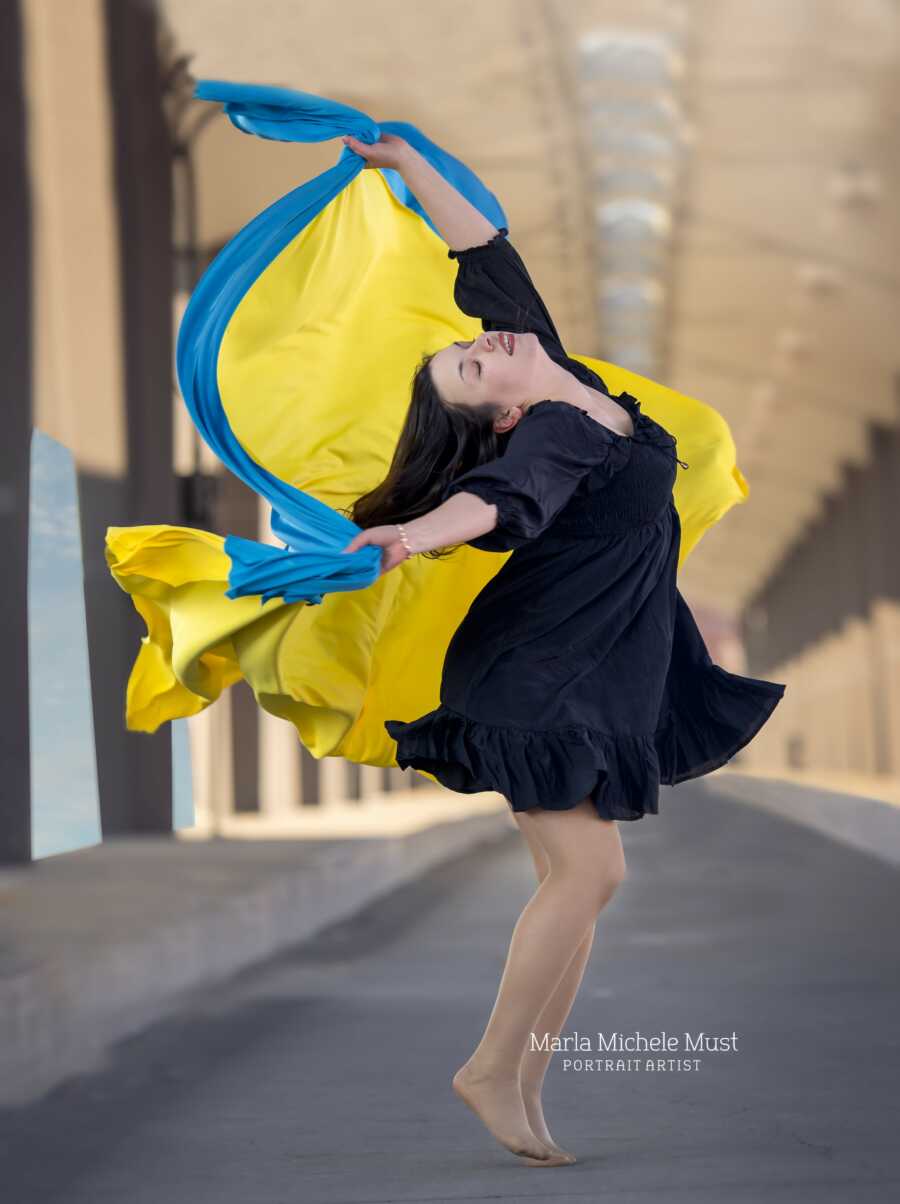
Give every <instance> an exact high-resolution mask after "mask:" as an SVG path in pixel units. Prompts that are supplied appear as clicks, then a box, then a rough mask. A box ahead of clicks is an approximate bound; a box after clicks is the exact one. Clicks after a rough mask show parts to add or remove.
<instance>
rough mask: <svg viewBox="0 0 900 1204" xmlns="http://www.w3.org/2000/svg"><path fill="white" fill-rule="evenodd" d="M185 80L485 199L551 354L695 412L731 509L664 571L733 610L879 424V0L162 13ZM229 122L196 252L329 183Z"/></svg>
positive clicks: (660, 0) (891, 230)
mask: <svg viewBox="0 0 900 1204" xmlns="http://www.w3.org/2000/svg"><path fill="white" fill-rule="evenodd" d="M162 9H163V12H164V14H165V16H166V18H167V21H168V23H169V25H170V27H171V29H172V33H173V35H174V38H175V42H176V44H177V47H178V49H179V50H180V51H182V52H186V53H190V54H192V55H193V58H192V61H191V70H192V72H193V74H194V75H195V76H207V77H217V78H230V79H236V80H247V81H254V82H268V83H274V84H280V85H284V86H289V87H296V88H300V89H302V90H305V91H310V92H315V93H320V94H324V95H327V96H330V97H333V98H335V99H338V100H342V101H345V102H347V103H349V104H353V105H356V106H358V107H359V108H361V109H363V110H365V111H366V112H368V113H370V114H371V115H372V116H373V117H375V118H376V120H377V119H383V120H389V119H390V120H408V121H412V122H413V123H415V124H416V125H419V126H421V127H422V128H423V129H424V130H426V131H427V133H428V134H429V136H431V137H433V138H434V139H435V140H436V141H437V142H439V143H441V144H442V145H444V146H446V147H447V148H449V149H451V150H452V151H453V152H454V153H455V154H458V155H459V156H460V157H461V158H462V159H464V160H465V161H466V162H467V163H469V164H470V165H471V166H472V167H473V168H474V169H475V170H476V171H478V172H479V174H480V175H481V176H482V178H483V179H484V180H485V181H486V183H487V184H488V186H489V187H490V188H491V189H492V190H493V191H494V192H496V194H497V195H498V196H499V197H500V198H502V201H503V204H504V207H505V208H506V210H507V213H508V214H509V218H510V234H511V237H512V238H514V239H515V242H516V245H517V247H518V248H519V249H520V251H521V253H522V255H523V257H524V258H525V260H526V262H527V263H528V265H529V268H530V270H531V272H532V275H533V276H534V278H535V281H536V282H537V284H538V286H539V287H540V289H541V291H542V293H543V294H544V297H545V299H546V301H547V304H548V307H549V308H550V310H551V312H552V313H553V314H554V317H555V319H556V322H557V325H558V326H559V329H560V332H561V334H562V336H563V340H564V342H565V343H566V344H567V346H569V347H571V348H572V349H577V351H578V352H579V353H580V354H586V355H597V356H600V357H601V358H605V359H610V360H614V361H616V362H619V363H622V364H623V365H625V366H628V367H631V368H633V369H634V370H635V371H639V372H643V373H645V374H647V375H649V376H652V377H654V378H655V379H658V380H661V381H664V382H665V383H666V384H669V385H671V386H673V387H674V388H676V389H679V390H681V391H683V392H685V393H689V394H691V395H693V396H696V397H699V398H702V399H703V400H705V401H708V402H710V403H711V404H712V405H714V406H715V408H716V409H717V410H719V411H720V412H721V413H722V414H723V415H724V417H725V418H726V419H727V420H728V422H729V424H730V426H731V429H732V432H733V434H734V438H735V441H736V443H737V447H738V453H739V464H740V466H741V469H742V471H743V472H744V475H745V476H746V477H747V478H748V480H749V482H750V487H751V496H750V498H749V499H748V501H747V502H746V503H745V504H743V505H741V506H737V507H735V508H734V509H733V510H732V511H731V512H730V513H729V514H728V515H727V517H726V518H725V519H724V520H723V522H721V523H720V524H719V525H718V526H717V527H716V528H714V529H713V530H712V531H710V532H709V533H708V534H707V535H706V536H705V538H704V539H703V541H702V542H701V544H700V545H699V546H698V548H697V549H696V550H695V552H694V553H693V555H692V556H691V558H690V560H689V561H688V562H687V564H686V566H685V569H684V573H683V583H684V588H685V590H686V591H687V592H688V593H689V595H690V597H691V599H692V601H693V600H696V601H697V602H698V603H701V604H705V605H707V606H711V607H716V608H719V609H720V610H722V611H724V612H726V613H737V612H738V611H739V610H740V609H741V608H742V606H743V605H744V604H745V603H746V601H747V600H748V599H749V598H750V597H752V595H753V594H754V592H755V591H756V590H757V589H758V588H759V587H761V585H762V584H763V583H764V581H765V580H766V578H767V576H768V575H769V574H770V572H771V571H772V570H773V569H774V568H775V566H776V565H777V564H778V562H779V561H780V559H781V558H782V557H783V556H784V555H785V553H786V552H787V550H788V548H789V547H790V546H791V544H792V543H793V542H794V541H795V540H797V539H799V538H802V534H803V530H804V527H805V526H806V524H807V523H809V522H810V521H812V520H813V519H814V518H815V516H816V514H817V512H818V511H819V508H820V506H821V504H822V499H823V497H824V496H825V495H826V494H827V493H828V492H829V491H831V490H834V489H836V488H838V487H839V486H840V481H841V473H842V469H843V466H844V465H845V464H848V463H854V464H859V463H863V462H864V461H865V458H866V455H867V440H868V438H869V428H868V424H869V423H872V422H876V423H877V422H881V423H886V424H891V425H893V424H895V423H896V420H897V415H898V407H897V367H898V364H897V340H896V331H897V329H898V316H900V217H898V208H897V205H896V202H895V200H892V198H896V195H897V185H898V182H900V180H898V177H900V144H898V139H897V129H898V116H900V83H898V81H900V72H898V66H900V10H898V4H897V3H896V2H895V0H853V2H852V3H848V2H847V0H753V2H752V3H747V0H683V2H664V0H495V3H493V4H490V5H485V4H476V3H467V2H460V0H456V2H454V3H449V2H446V0H429V2H428V3H420V4H416V3H413V2H412V0H365V2H362V0H339V2H336V3H335V2H331V3H327V2H324V0H315V2H309V0H307V2H305V3H303V4H298V3H296V2H295V0H255V3H254V4H253V5H247V4H244V3H239V2H238V0H166V2H165V3H163V5H162ZM339 149H340V148H339V147H338V145H337V144H334V145H333V146H332V145H330V144H328V145H325V146H317V147H305V146H299V147H298V146H280V145H278V144H272V143H261V142H258V141H257V140H254V139H250V138H246V137H244V136H242V135H240V134H238V133H237V132H236V131H233V130H231V128H230V127H229V126H228V125H227V124H226V123H224V122H220V123H215V124H214V125H213V126H210V127H208V129H207V130H206V131H205V132H204V133H203V135H202V140H201V141H198V164H199V179H200V216H201V222H200V225H201V237H202V238H203V239H205V240H206V241H207V242H208V243H209V244H214V243H216V242H219V241H221V240H222V238H224V237H226V236H227V235H229V234H231V233H233V232H234V230H235V229H236V228H237V227H238V226H240V225H242V224H243V223H244V222H245V221H246V220H248V218H249V217H250V216H252V215H253V214H255V213H256V212H257V211H258V210H259V209H260V208H262V207H263V206H264V205H265V204H266V203H268V202H269V201H271V200H273V199H274V198H275V197H277V196H279V195H281V194H282V193H283V192H285V191H287V190H288V189H289V188H291V187H294V186H296V184H297V183H298V182H299V181H301V180H303V179H306V178H309V177H310V176H312V175H315V174H316V173H317V172H319V171H321V170H322V169H323V168H324V167H325V166H327V165H329V164H330V163H332V162H334V160H335V158H336V157H337V154H338V152H339Z"/></svg>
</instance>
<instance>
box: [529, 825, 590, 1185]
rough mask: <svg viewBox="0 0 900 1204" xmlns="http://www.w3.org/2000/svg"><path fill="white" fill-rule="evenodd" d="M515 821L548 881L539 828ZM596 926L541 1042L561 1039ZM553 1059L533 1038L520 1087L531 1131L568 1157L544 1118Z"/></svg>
mask: <svg viewBox="0 0 900 1204" xmlns="http://www.w3.org/2000/svg"><path fill="white" fill-rule="evenodd" d="M514 819H515V820H516V823H517V824H518V825H519V829H520V831H521V832H522V835H523V836H524V837H525V840H526V843H527V844H528V848H529V850H530V852H531V856H532V859H533V861H534V868H535V872H536V874H537V879H538V882H539V883H540V882H543V880H544V878H546V876H547V874H548V873H549V872H550V859H549V857H548V856H547V850H546V849H545V848H544V846H543V844H542V843H541V839H540V835H539V829H538V827H537V825H535V824H533V823H532V821H531V816H530V815H529V814H528V813H527V812H523V811H520V812H517V813H515V815H514ZM595 927H596V923H595V921H591V923H590V925H589V926H588V930H587V932H586V934H585V935H584V937H583V938H582V941H581V944H580V945H579V946H578V948H577V949H576V950H575V955H574V957H573V958H572V960H571V961H570V962H569V964H568V966H567V967H566V969H565V971H564V973H563V976H562V978H561V979H560V981H559V985H558V986H557V988H556V990H555V991H554V992H553V994H552V995H551V996H550V998H549V1000H548V1001H547V1003H546V1005H545V1006H544V1010H543V1011H542V1012H541V1014H540V1016H539V1017H538V1020H537V1023H536V1025H535V1027H534V1033H535V1036H536V1037H537V1039H538V1040H542V1039H543V1037H544V1036H545V1035H546V1036H548V1037H549V1038H550V1039H551V1040H552V1039H553V1038H554V1037H558V1036H559V1034H560V1033H561V1032H562V1030H563V1028H564V1027H565V1023H566V1020H567V1019H568V1018H569V1013H570V1012H571V1010H572V1004H573V1003H574V1002H575V997H576V995H577V994H578V989H579V987H580V986H581V981H582V979H583V977H584V971H585V968H586V966H587V963H588V960H589V958H590V955H591V947H592V945H593V943H594V930H595ZM552 1057H553V1054H552V1053H551V1052H550V1051H549V1050H540V1049H532V1048H531V1040H530V1039H529V1040H528V1041H527V1042H526V1045H525V1050H524V1052H523V1054H522V1061H521V1063H520V1066H519V1086H520V1088H521V1091H522V1100H523V1102H524V1104H525V1114H526V1116H527V1117H528V1123H529V1124H530V1125H531V1131H532V1132H533V1133H534V1135H535V1136H536V1137H539V1138H540V1140H541V1141H542V1142H543V1143H544V1145H545V1146H547V1147H548V1148H549V1149H551V1150H556V1151H558V1152H559V1153H561V1154H566V1153H567V1151H566V1150H564V1149H563V1148H562V1147H561V1146H560V1145H559V1144H558V1143H557V1142H556V1141H554V1140H553V1137H552V1136H551V1134H550V1130H549V1128H548V1127H547V1122H546V1120H545V1118H544V1109H543V1104H542V1101H541V1092H542V1091H543V1086H544V1077H545V1076H546V1073H547V1070H548V1069H549V1067H550V1062H551V1060H552ZM568 1157H569V1158H570V1159H571V1160H572V1161H573V1162H574V1161H575V1156H574V1155H573V1154H569V1155H568Z"/></svg>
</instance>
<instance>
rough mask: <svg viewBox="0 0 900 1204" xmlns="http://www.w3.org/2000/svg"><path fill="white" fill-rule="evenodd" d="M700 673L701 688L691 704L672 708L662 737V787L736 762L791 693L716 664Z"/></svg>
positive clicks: (658, 738) (659, 746) (659, 749)
mask: <svg viewBox="0 0 900 1204" xmlns="http://www.w3.org/2000/svg"><path fill="white" fill-rule="evenodd" d="M699 672H700V675H701V677H700V681H701V687H700V688H696V689H694V690H693V691H692V694H691V699H690V704H689V705H688V704H687V703H686V702H684V701H682V702H680V703H679V705H678V706H676V707H672V708H670V710H669V712H668V715H667V718H666V722H665V723H664V724H663V726H662V727H660V728H659V730H658V731H657V733H656V746H657V753H658V756H659V764H660V781H661V782H663V783H665V784H666V785H671V786H677V785H678V783H679V782H686V781H688V780H689V779H690V778H699V777H701V776H702V775H703V774H706V773H712V772H713V770H714V769H719V768H721V766H723V765H724V764H725V763H726V762H727V761H730V760H731V758H732V757H733V756H735V755H736V754H737V753H738V752H740V750H741V749H742V748H743V747H744V746H745V745H747V744H749V743H750V741H751V740H752V739H753V737H754V736H755V735H756V733H757V732H758V731H759V730H760V728H761V727H762V726H763V724H764V723H766V721H767V720H768V719H769V718H770V716H771V714H772V712H773V711H774V710H775V707H776V706H777V705H778V703H779V702H780V701H781V699H782V698H783V697H784V692H785V689H786V688H787V687H786V686H785V685H784V684H782V683H781V682H774V681H766V680H764V679H763V678H758V677H742V676H741V675H740V674H738V673H729V672H728V670H727V669H723V668H722V666H721V665H716V664H713V663H710V664H708V665H705V666H702V667H701V669H700V670H699Z"/></svg>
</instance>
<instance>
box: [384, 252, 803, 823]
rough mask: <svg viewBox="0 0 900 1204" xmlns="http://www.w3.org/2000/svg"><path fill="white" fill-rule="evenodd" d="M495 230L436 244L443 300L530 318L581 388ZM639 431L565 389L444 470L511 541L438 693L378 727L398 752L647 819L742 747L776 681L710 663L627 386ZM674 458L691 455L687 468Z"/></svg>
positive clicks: (669, 483) (438, 772)
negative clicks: (429, 704)
mask: <svg viewBox="0 0 900 1204" xmlns="http://www.w3.org/2000/svg"><path fill="white" fill-rule="evenodd" d="M506 234H507V230H506V229H505V228H503V229H501V230H500V231H499V233H498V234H497V235H496V236H495V237H494V238H492V239H491V240H490V242H488V243H485V244H484V245H482V246H477V247H471V248H469V249H468V250H465V251H460V252H454V251H450V252H449V256H450V258H457V259H458V260H459V268H458V272H457V279H456V286H455V291H454V298H455V300H456V303H457V305H458V306H459V308H460V309H461V310H462V311H463V312H464V313H467V314H470V315H471V316H472V317H478V318H481V320H482V326H483V328H484V329H485V330H512V331H532V332H534V333H535V334H536V335H537V337H538V338H539V340H540V342H541V345H542V347H543V348H544V350H545V351H546V352H547V354H548V355H549V356H550V357H551V358H552V359H553V360H555V361H556V362H557V363H558V364H561V365H562V366H563V367H565V368H566V369H568V371H570V372H572V373H573V375H575V376H576V377H577V378H578V379H579V380H580V381H582V382H583V383H584V384H586V385H588V386H590V387H592V388H595V389H600V390H601V391H602V392H604V393H607V394H608V393H609V390H608V389H607V388H606V385H605V384H604V382H603V381H602V380H601V378H600V377H599V376H597V374H596V373H594V372H592V371H591V370H590V369H589V368H587V367H586V365H584V364H581V363H579V362H578V361H577V360H573V359H570V358H569V357H568V356H567V355H566V353H565V351H564V350H563V347H562V344H561V342H560V339H559V335H558V334H557V332H556V328H555V326H554V324H553V321H552V319H551V318H550V315H549V314H548V313H547V310H546V308H545V306H544V303H543V301H542V300H541V298H540V296H539V294H538V293H537V291H536V289H535V287H534V285H533V283H532V281H531V279H530V277H529V275H528V272H527V270H526V268H525V265H524V264H523V262H522V260H521V258H520V257H519V255H518V253H517V252H516V250H515V248H514V247H513V246H512V244H511V243H510V242H509V241H508V239H507V238H506V237H505V235H506ZM615 400H616V401H617V402H618V403H619V404H620V405H622V406H623V407H624V408H625V409H626V410H627V411H628V413H629V414H630V416H631V418H632V421H633V424H634V435H633V436H625V435H619V434H617V433H616V432H615V431H612V430H610V429H609V428H608V427H605V426H603V425H601V423H599V422H598V421H597V420H596V419H594V418H592V417H591V416H590V415H589V414H588V412H587V411H586V410H582V409H579V408H578V407H577V406H574V405H570V404H569V403H568V402H564V401H554V400H546V401H540V402H538V403H536V404H535V405H532V406H531V407H530V409H529V410H528V411H527V413H526V414H525V415H524V416H523V418H522V419H521V420H520V421H519V423H518V424H517V425H516V427H515V428H514V429H513V431H512V433H511V434H510V436H509V438H508V440H507V441H506V444H505V447H504V450H503V454H502V455H501V456H500V457H499V458H497V459H496V460H493V461H491V462H490V463H489V464H485V465H482V466H481V467H479V468H475V469H472V470H471V471H469V472H467V473H465V474H463V475H462V476H460V477H457V478H456V480H455V481H454V482H453V484H452V485H451V486H450V488H449V489H448V491H447V494H446V496H450V495H451V494H454V493H458V492H460V491H465V492H467V493H474V494H476V495H477V496H478V497H480V498H483V499H484V501H486V502H492V503H495V504H496V506H497V510H498V521H497V526H496V527H495V528H494V530H492V531H491V532H489V533H488V534H487V535H483V536H480V537H478V538H476V539H472V540H470V541H469V542H470V544H471V546H473V547H476V548H480V549H483V550H486V551H495V552H506V551H509V550H511V549H514V550H513V551H512V555H511V556H509V557H508V559H507V560H506V561H505V563H504V564H503V565H502V566H501V567H500V570H499V572H497V573H496V575H495V576H494V577H493V578H492V579H491V580H490V581H489V582H488V583H487V585H486V586H485V587H484V588H483V589H482V590H481V592H480V593H479V594H478V596H477V597H476V598H475V599H474V600H473V602H472V604H471V606H470V608H469V610H468V613H467V614H466V616H465V618H464V619H463V621H462V622H461V623H460V625H459V627H458V628H457V630H456V632H455V633H454V635H453V638H452V639H451V641H450V644H449V646H448V648H447V653H446V657H445V660H444V666H443V674H442V678H441V690H440V706H438V708H437V709H436V710H434V711H430V712H429V713H428V714H427V715H422V716H420V717H419V718H417V719H413V720H412V721H410V722H401V721H400V720H395V719H391V720H388V721H387V722H386V723H385V728H386V729H387V731H388V733H389V734H390V736H391V737H392V738H393V739H394V740H396V741H397V763H398V765H400V766H401V767H402V768H404V769H405V768H407V767H408V766H412V767H413V768H416V769H423V770H427V771H428V772H429V773H432V774H433V775H434V776H435V777H436V778H437V780H438V781H439V782H441V783H442V784H443V785H445V786H448V787H449V788H450V789H451V790H456V791H460V792H463V793H467V794H471V793H475V792H477V791H486V790H495V791H498V792H499V793H500V794H502V795H504V796H505V797H506V799H507V801H508V802H509V804H510V806H511V807H512V809H513V810H514V811H526V810H528V809H529V808H532V807H542V808H545V809H548V810H554V811H562V810H567V809H570V808H572V807H574V806H576V805H577V804H578V803H579V802H581V801H582V800H583V799H585V798H586V797H587V796H590V797H591V799H592V800H593V802H594V805H595V806H596V809H597V813H598V814H599V815H600V816H601V817H602V818H604V819H618V820H634V819H640V818H641V817H642V816H643V815H645V814H648V813H651V814H655V813H657V811H658V808H659V784H660V782H664V783H666V784H674V783H677V782H683V781H686V780H687V779H688V778H694V777H699V776H700V775H701V774H705V773H709V772H710V771H711V770H713V769H717V768H718V767H719V766H720V765H723V764H724V763H725V762H726V761H728V760H729V759H730V758H731V757H733V756H734V754H735V753H736V752H737V751H738V750H739V749H741V748H743V747H744V745H745V744H747V743H748V742H749V741H750V740H751V739H752V737H753V736H754V735H755V733H756V732H757V731H758V730H759V729H760V727H762V725H763V724H764V723H765V722H766V720H767V719H768V717H769V716H770V715H771V713H772V711H773V710H774V709H775V707H776V705H777V704H778V702H779V700H780V699H781V697H782V695H783V694H784V691H785V686H784V685H781V684H779V683H776V682H771V681H763V680H760V679H757V678H752V677H741V676H738V675H737V674H734V673H729V672H728V671H726V670H725V669H723V668H722V667H721V666H719V665H716V664H714V663H713V662H712V660H711V658H710V655H709V652H708V650H707V648H706V645H705V644H704V641H703V638H702V637H701V635H700V632H699V630H698V628H697V625H696V623H695V621H694V618H693V615H692V614H691V612H690V609H689V608H688V606H687V603H686V602H685V601H684V599H683V598H682V596H681V593H680V592H679V590H678V589H677V586H676V570H677V564H678V550H679V542H680V537H681V525H680V521H679V517H678V511H677V510H676V508H675V503H674V500H673V496H672V487H673V484H674V482H675V476H676V472H677V468H676V463H680V461H677V460H676V444H675V439H674V438H673V437H672V435H670V434H669V432H668V431H666V430H665V429H664V428H663V427H662V426H660V425H659V424H658V423H656V422H654V421H653V419H651V418H649V417H648V416H647V415H646V414H642V413H641V408H640V402H639V401H637V400H636V399H635V398H634V397H632V396H631V395H630V394H628V393H622V394H621V395H620V396H619V397H617V398H615ZM685 467H687V466H686V465H685Z"/></svg>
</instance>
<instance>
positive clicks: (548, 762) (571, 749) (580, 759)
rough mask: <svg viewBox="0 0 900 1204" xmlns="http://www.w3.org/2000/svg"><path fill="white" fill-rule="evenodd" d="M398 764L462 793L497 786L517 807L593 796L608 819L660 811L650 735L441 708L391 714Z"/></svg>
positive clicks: (553, 805)
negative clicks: (408, 715)
mask: <svg viewBox="0 0 900 1204" xmlns="http://www.w3.org/2000/svg"><path fill="white" fill-rule="evenodd" d="M384 726H385V728H386V729H387V732H388V735H389V736H390V737H391V738H392V739H393V740H395V741H396V742H397V764H398V765H399V766H400V768H401V769H407V768H409V767H412V768H413V769H421V770H424V771H425V772H426V773H430V774H433V776H434V777H435V778H436V779H437V780H438V781H439V782H440V783H441V785H443V786H447V787H448V788H449V789H450V790H455V791H457V792H459V793H461V794H476V793H480V792H482V791H487V790H496V791H497V792H498V793H500V794H502V795H503V796H504V797H505V798H506V800H507V801H508V802H509V804H510V806H511V808H512V810H513V811H528V810H529V809H530V808H532V807H541V808H543V809H544V810H545V811H571V810H572V808H573V807H577V806H578V804H579V803H580V802H581V801H582V800H583V799H584V798H586V797H587V796H588V795H590V797H591V798H592V800H593V802H594V805H595V807H596V808H597V814H598V815H599V816H600V817H601V818H602V819H622V820H632V819H640V818H641V816H643V815H646V814H654V815H655V814H656V813H657V811H658V809H659V781H660V778H659V762H658V758H657V752H656V745H655V741H654V738H653V737H652V736H611V735H608V734H606V733H604V732H598V731H594V730H593V729H591V728H588V727H583V726H572V727H565V728H557V729H555V730H552V731H538V730H535V729H531V728H515V727H503V726H500V725H497V724H490V723H482V722H481V721H479V720H474V719H470V718H468V717H467V716H466V715H462V714H460V713H459V712H458V711H453V710H451V709H450V708H449V707H446V706H443V705H441V706H439V707H438V708H437V709H436V710H434V711H429V713H428V714H427V715H422V716H420V717H419V718H418V719H414V720H412V722H410V723H404V722H401V721H400V720H396V719H389V720H387V721H386V722H385V725H384Z"/></svg>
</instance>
